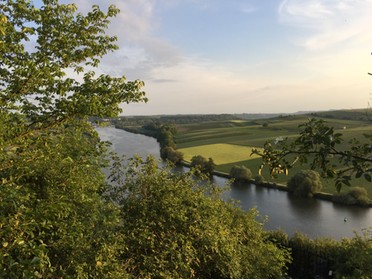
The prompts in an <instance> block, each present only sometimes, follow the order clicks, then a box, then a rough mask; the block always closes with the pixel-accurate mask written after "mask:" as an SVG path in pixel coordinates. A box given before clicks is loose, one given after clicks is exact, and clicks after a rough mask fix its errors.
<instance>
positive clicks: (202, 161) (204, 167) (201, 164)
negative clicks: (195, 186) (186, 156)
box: [191, 155, 216, 175]
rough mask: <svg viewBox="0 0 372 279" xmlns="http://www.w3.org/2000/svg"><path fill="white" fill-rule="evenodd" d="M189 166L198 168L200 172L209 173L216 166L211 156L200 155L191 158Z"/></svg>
mask: <svg viewBox="0 0 372 279" xmlns="http://www.w3.org/2000/svg"><path fill="white" fill-rule="evenodd" d="M191 167H192V168H195V169H197V170H199V171H200V172H202V173H205V174H209V175H211V174H212V173H213V171H214V168H215V167H216V164H215V163H214V162H213V159H212V158H209V159H207V158H205V157H203V156H201V155H196V156H194V157H192V158H191Z"/></svg>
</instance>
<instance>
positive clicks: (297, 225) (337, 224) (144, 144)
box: [96, 127, 372, 239]
mask: <svg viewBox="0 0 372 279" xmlns="http://www.w3.org/2000/svg"><path fill="white" fill-rule="evenodd" d="M96 130H97V131H98V133H99V135H100V137H101V139H102V140H107V141H110V142H112V147H113V149H114V150H115V151H116V152H117V153H118V154H126V155H127V156H129V157H131V156H133V155H134V154H138V155H140V156H147V155H153V156H154V157H156V158H160V155H159V153H160V151H159V149H160V148H159V144H158V143H157V141H156V140H155V139H154V138H150V137H147V136H144V135H138V134H132V133H128V132H126V131H124V130H119V129H115V128H113V127H105V128H101V127H100V128H97V129H96ZM213 181H214V182H215V183H216V184H218V185H225V184H226V183H227V180H226V179H225V178H221V177H214V178H213ZM226 196H227V198H232V199H234V200H239V201H240V206H241V207H242V208H243V209H245V210H247V209H249V208H252V207H256V208H257V209H258V211H259V212H260V214H261V215H262V216H268V222H267V223H266V224H265V228H266V229H282V230H283V231H285V232H286V233H288V234H289V235H293V233H294V232H296V231H299V232H302V233H305V234H307V235H308V236H309V237H312V238H315V237H333V238H338V239H339V238H342V237H352V236H354V231H356V232H358V233H359V232H360V231H361V229H362V228H367V227H372V209H371V208H359V207H349V206H343V205H338V204H334V203H332V202H329V201H323V200H317V199H302V198H295V197H293V196H291V195H289V194H288V193H287V192H283V191H279V190H277V189H269V188H263V187H256V186H255V185H252V184H245V185H231V187H230V191H228V192H227V193H226ZM345 218H346V219H347V221H346V222H345V221H344V219H345Z"/></svg>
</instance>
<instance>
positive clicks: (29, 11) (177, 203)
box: [0, 0, 289, 278]
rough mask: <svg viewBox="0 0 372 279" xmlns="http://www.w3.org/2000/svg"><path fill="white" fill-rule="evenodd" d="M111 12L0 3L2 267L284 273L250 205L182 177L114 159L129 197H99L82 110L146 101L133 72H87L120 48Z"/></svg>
mask: <svg viewBox="0 0 372 279" xmlns="http://www.w3.org/2000/svg"><path fill="white" fill-rule="evenodd" d="M117 13H118V10H117V9H116V8H115V7H113V6H111V7H110V8H109V9H108V11H107V12H106V13H105V12H103V11H101V10H100V9H99V7H97V6H94V7H93V9H92V11H90V12H89V13H88V14H86V15H83V14H79V13H77V7H76V6H75V5H73V4H69V5H62V4H59V3H58V1H57V0H44V1H43V4H42V6H41V7H36V6H34V5H33V4H32V2H30V1H27V0H17V1H13V0H6V1H5V0H4V1H0V127H1V129H0V178H1V180H0V277H2V278H52V277H53V278H57V277H58V278H60V277H61V278H62V277H63V278H88V277H91V278H127V277H130V276H135V277H147V278H148V277H153V276H158V277H167V276H169V275H175V276H177V277H185V276H188V277H191V278H196V277H198V278H203V277H206V278H210V276H211V275H216V276H220V277H223V278H226V277H227V278H244V277H246V278H247V277H249V278H262V277H266V278H268V277H278V276H280V275H281V274H282V273H283V270H282V268H283V267H284V265H285V264H286V263H287V262H288V260H289V256H288V253H287V251H286V250H280V249H278V248H277V247H276V246H275V245H274V244H272V242H270V241H268V240H267V239H266V237H265V233H264V231H263V230H262V225H261V224H260V223H258V222H257V221H255V216H256V213H255V212H253V211H252V212H250V213H244V212H242V211H240V210H238V209H236V208H234V207H233V206H231V205H229V204H226V203H224V202H223V201H221V199H220V198H219V197H218V194H217V193H215V192H214V190H213V188H211V191H205V189H204V188H200V186H199V185H198V184H196V183H195V182H194V181H193V180H192V179H191V178H190V177H187V176H176V175H174V174H172V173H170V172H165V170H164V171H160V170H158V169H157V165H156V164H155V163H154V162H152V161H151V160H149V161H148V162H147V163H145V164H143V163H142V162H138V161H134V163H133V164H131V165H129V169H128V171H127V172H125V174H123V173H122V172H120V171H119V172H118V169H117V168H116V167H117V166H119V165H120V164H115V165H114V169H113V176H112V178H115V182H116V183H118V185H119V186H120V187H118V188H117V190H123V191H124V193H125V195H124V196H123V195H122V196H120V195H116V196H110V195H109V196H107V195H102V193H106V194H107V193H108V192H107V190H108V189H107V185H106V180H105V176H104V175H103V173H102V171H101V169H102V166H104V165H105V160H104V155H105V152H106V151H105V145H104V144H103V143H101V142H99V139H98V136H97V133H96V132H95V131H94V129H93V127H92V126H91V125H90V123H89V122H88V121H87V118H88V117H89V116H99V117H102V116H108V117H110V116H116V115H117V114H118V113H119V112H120V108H119V106H118V105H119V103H121V102H126V103H129V102H140V101H146V97H145V95H144V92H143V91H141V87H142V86H143V83H142V82H141V81H126V79H125V77H111V76H108V75H100V76H96V75H95V73H94V72H93V69H94V67H97V66H98V65H99V62H100V58H101V57H102V56H103V55H105V54H107V53H108V52H110V51H112V50H115V49H116V48H117V46H116V45H115V40H116V38H115V37H110V36H106V35H105V30H106V28H107V27H108V24H109V19H110V18H111V17H113V16H115V15H116V14H117ZM67 72H70V73H71V72H73V73H74V75H80V77H81V81H79V80H78V79H74V78H72V77H71V75H67ZM110 189H111V188H110ZM114 189H115V188H114ZM203 189H204V190H203ZM212 190H213V191H212ZM114 193H115V192H113V193H112V195H114ZM206 193H208V194H209V195H206ZM105 197H107V199H106V198H105ZM123 197H126V198H123ZM112 199H116V201H117V203H116V204H114V203H112Z"/></svg>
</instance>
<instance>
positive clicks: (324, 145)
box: [252, 118, 372, 191]
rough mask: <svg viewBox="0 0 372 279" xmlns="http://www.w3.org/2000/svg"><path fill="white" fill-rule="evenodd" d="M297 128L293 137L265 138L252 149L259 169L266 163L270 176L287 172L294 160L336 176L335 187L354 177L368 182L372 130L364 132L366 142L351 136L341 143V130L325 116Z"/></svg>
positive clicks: (326, 175) (330, 175)
mask: <svg viewBox="0 0 372 279" xmlns="http://www.w3.org/2000/svg"><path fill="white" fill-rule="evenodd" d="M299 128H300V129H301V132H300V135H299V136H298V137H297V138H296V139H295V140H293V139H291V140H289V139H288V138H285V139H283V140H281V141H278V142H276V143H273V142H270V141H268V142H266V143H265V145H264V148H263V150H258V149H255V150H253V151H252V154H256V155H259V156H261V158H262V164H261V166H260V172H261V170H262V169H263V167H264V166H267V167H269V169H270V174H271V175H272V176H275V175H277V174H280V173H284V174H286V175H287V174H288V171H289V170H290V169H291V168H292V167H293V166H294V165H295V164H296V163H301V164H305V163H309V164H310V168H311V169H319V170H321V174H322V176H324V177H328V178H333V179H335V186H336V189H337V191H340V190H341V187H342V185H343V184H344V185H347V186H350V185H351V184H350V181H351V180H352V178H353V177H355V178H359V177H364V178H365V179H366V180H367V181H368V182H371V175H372V166H371V163H372V156H371V155H372V134H364V137H365V139H366V141H365V142H361V141H360V140H358V139H356V138H353V139H351V140H350V141H349V142H348V143H347V144H343V143H344V140H343V138H342V134H341V133H336V132H335V131H334V129H333V128H332V127H329V126H327V125H326V123H325V121H324V120H321V119H314V118H312V119H309V121H308V122H307V123H305V124H302V125H300V126H299Z"/></svg>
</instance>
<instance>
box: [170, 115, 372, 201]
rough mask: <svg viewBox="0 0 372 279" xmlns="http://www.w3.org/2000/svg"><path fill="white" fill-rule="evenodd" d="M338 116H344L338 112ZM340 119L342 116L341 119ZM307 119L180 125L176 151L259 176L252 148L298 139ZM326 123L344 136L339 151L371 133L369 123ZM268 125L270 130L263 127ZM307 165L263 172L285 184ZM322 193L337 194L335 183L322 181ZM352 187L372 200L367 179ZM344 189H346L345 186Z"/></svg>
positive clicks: (220, 168) (224, 169)
mask: <svg viewBox="0 0 372 279" xmlns="http://www.w3.org/2000/svg"><path fill="white" fill-rule="evenodd" d="M335 115H336V116H339V115H341V116H342V114H341V113H339V112H338V113H337V114H335ZM341 116H340V117H341ZM307 119H308V118H307V117H306V116H293V117H285V118H280V117H279V118H273V119H262V120H239V121H237V120H232V121H214V122H207V123H197V124H187V125H180V126H178V130H179V133H178V134H177V136H176V138H175V140H176V144H177V148H178V149H179V150H180V151H181V152H183V153H184V156H185V159H186V160H191V157H192V156H195V155H202V156H204V157H206V158H212V159H213V160H214V162H215V163H216V165H217V166H216V170H218V171H222V172H226V173H229V171H230V169H231V167H232V166H234V165H244V166H246V167H248V168H250V169H251V171H252V174H253V176H255V175H257V173H258V169H259V167H260V164H261V159H260V158H257V157H250V154H251V150H252V148H262V147H263V145H264V143H265V142H266V141H268V140H274V139H275V138H277V137H283V138H285V137H288V138H293V137H296V136H298V133H299V127H298V126H299V125H300V124H303V123H306V122H307ZM325 120H326V122H327V123H326V124H327V125H328V126H331V127H333V128H334V130H335V132H338V133H341V134H342V135H343V138H344V141H343V143H342V144H341V146H340V148H347V147H348V145H349V143H348V142H349V140H350V139H352V138H357V139H358V140H360V141H361V142H363V141H364V139H365V138H364V136H363V134H365V133H371V131H372V127H371V123H370V122H369V121H364V120H346V119H337V118H327V119H325ZM264 123H267V124H268V125H267V127H264V126H263V124H264ZM306 168H309V167H308V166H301V165H298V166H296V167H295V168H293V169H291V170H290V173H289V176H285V175H280V176H278V178H276V179H271V178H270V175H269V173H268V170H265V171H264V172H263V176H264V177H265V179H267V180H271V181H275V182H277V183H282V184H286V182H287V181H288V180H289V178H290V177H291V176H292V175H294V174H295V173H296V172H298V171H299V170H301V169H306ZM322 183H323V191H324V192H327V193H335V192H336V189H335V187H334V181H333V180H327V179H323V180H322ZM352 184H353V186H363V187H365V188H366V189H367V191H368V194H369V197H370V198H372V183H369V182H367V181H366V180H364V179H362V178H361V179H355V180H353V181H352ZM343 189H345V190H346V189H347V186H344V187H343Z"/></svg>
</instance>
